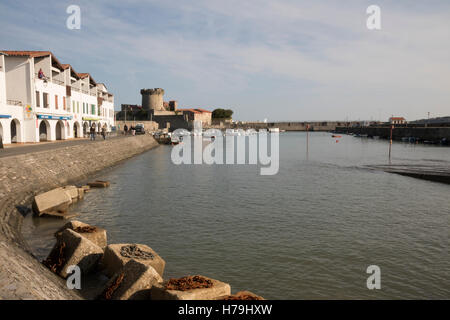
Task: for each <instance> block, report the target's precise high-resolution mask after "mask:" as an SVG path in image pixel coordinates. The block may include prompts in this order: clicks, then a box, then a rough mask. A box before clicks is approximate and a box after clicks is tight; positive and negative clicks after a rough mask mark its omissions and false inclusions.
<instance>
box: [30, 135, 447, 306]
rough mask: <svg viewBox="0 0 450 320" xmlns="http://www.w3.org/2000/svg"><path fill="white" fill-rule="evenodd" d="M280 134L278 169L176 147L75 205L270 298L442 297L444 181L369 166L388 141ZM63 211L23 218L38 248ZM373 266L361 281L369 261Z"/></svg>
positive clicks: (117, 171)
mask: <svg viewBox="0 0 450 320" xmlns="http://www.w3.org/2000/svg"><path fill="white" fill-rule="evenodd" d="M305 137H306V134H305V133H282V134H280V170H279V172H278V174H277V175H275V176H261V175H259V174H258V173H259V170H258V168H257V166H254V165H212V166H208V165H180V166H176V165H174V164H172V162H171V160H170V153H171V150H172V147H170V146H161V147H159V148H157V149H154V150H151V151H149V152H146V153H145V154H142V155H140V156H137V157H135V158H133V159H130V160H128V161H126V162H124V163H122V164H120V165H118V166H116V167H114V168H112V169H111V170H108V171H105V172H103V173H102V174H101V175H100V176H99V178H101V179H105V180H109V181H111V186H110V187H109V188H107V189H99V190H93V191H91V192H90V193H88V194H87V195H86V197H85V199H84V200H83V201H81V202H79V203H78V204H76V205H75V206H74V207H73V208H72V211H74V212H79V213H81V215H80V216H79V217H78V218H77V219H79V220H81V221H83V222H87V223H91V224H95V225H98V226H101V227H104V228H106V229H107V230H108V242H109V243H128V242H134V243H143V244H147V245H149V246H150V247H152V248H153V249H154V250H156V251H157V252H158V253H159V254H160V255H161V257H163V259H165V260H166V271H165V278H169V277H180V276H184V275H187V274H202V275H206V276H210V277H212V278H216V279H219V280H221V281H225V282H228V283H230V284H231V287H232V291H233V292H236V291H238V290H243V289H247V290H250V291H253V292H255V293H257V294H260V295H262V296H264V297H265V298H267V299H362V298H375V299H382V298H389V299H390V298H393V299H413V298H419V299H420V298H441V299H449V298H450V275H449V270H450V256H449V242H450V240H449V230H450V229H449V227H450V197H449V196H450V186H449V185H445V184H439V183H433V182H428V181H422V180H416V179H413V178H409V177H404V176H399V175H395V174H389V173H384V172H380V171H375V170H369V169H367V168H365V167H364V166H365V165H370V164H387V163H388V162H387V151H388V143H387V141H385V140H372V139H361V138H354V137H351V136H343V137H342V139H340V141H339V143H336V141H335V139H333V138H331V136H330V134H328V133H311V134H310V145H309V157H308V159H307V158H306V152H305V151H306V138H305ZM392 162H393V163H394V164H403V163H412V164H421V163H433V162H436V163H439V165H441V166H442V165H450V148H444V147H436V146H423V145H409V144H402V143H394V145H393V159H392ZM63 223H64V222H63V221H59V220H51V219H35V218H31V217H28V218H27V219H26V221H25V223H24V234H25V237H26V239H27V241H28V242H29V244H30V245H31V246H32V247H33V249H34V250H35V253H36V255H37V256H38V257H39V258H44V257H45V256H46V255H47V254H48V252H49V250H50V249H51V247H52V245H53V241H54V240H53V237H52V233H53V232H54V231H55V229H56V228H58V227H59V226H61V225H62V224H63ZM373 264H375V265H378V266H379V267H380V268H381V286H382V288H381V290H368V289H367V287H366V279H367V277H368V276H369V275H368V274H366V268H367V267H368V266H369V265H373Z"/></svg>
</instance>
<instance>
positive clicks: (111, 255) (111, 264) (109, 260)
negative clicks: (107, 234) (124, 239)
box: [102, 243, 166, 277]
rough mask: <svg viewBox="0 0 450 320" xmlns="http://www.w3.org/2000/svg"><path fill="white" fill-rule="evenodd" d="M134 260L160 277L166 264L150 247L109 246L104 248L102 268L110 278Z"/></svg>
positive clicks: (140, 245)
mask: <svg viewBox="0 0 450 320" xmlns="http://www.w3.org/2000/svg"><path fill="white" fill-rule="evenodd" d="M131 259H134V260H136V261H138V262H140V263H142V264H144V265H147V266H150V267H153V268H154V269H155V270H156V272H158V274H159V275H160V276H161V277H162V276H163V274H164V267H165V265H166V262H165V261H164V260H163V259H162V258H161V257H160V256H159V255H158V254H157V253H156V252H155V251H154V250H153V249H152V248H150V247H148V246H146V245H143V244H130V243H121V244H110V245H108V246H107V247H106V248H105V255H104V256H103V260H102V267H103V268H105V273H106V274H107V275H108V276H112V275H113V274H115V273H116V272H118V271H119V270H121V269H122V268H123V267H124V266H125V264H126V263H127V262H128V261H130V260H131Z"/></svg>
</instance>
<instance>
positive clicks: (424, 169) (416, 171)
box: [367, 162, 450, 184]
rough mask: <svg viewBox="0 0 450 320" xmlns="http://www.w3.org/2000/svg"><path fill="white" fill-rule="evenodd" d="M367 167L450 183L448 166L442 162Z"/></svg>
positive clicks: (449, 167) (449, 168)
mask: <svg viewBox="0 0 450 320" xmlns="http://www.w3.org/2000/svg"><path fill="white" fill-rule="evenodd" d="M367 168H370V169H373V170H382V171H385V172H389V173H395V174H400V175H403V176H408V177H412V178H417V179H422V180H428V181H434V182H441V183H446V184H450V166H449V165H448V163H446V162H444V163H443V164H435V163H432V164H423V165H413V164H395V165H371V166H367Z"/></svg>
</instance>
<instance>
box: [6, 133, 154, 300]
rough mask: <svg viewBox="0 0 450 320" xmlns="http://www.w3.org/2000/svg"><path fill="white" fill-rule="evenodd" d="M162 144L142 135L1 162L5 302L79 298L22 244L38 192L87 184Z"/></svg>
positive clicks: (42, 152) (16, 157)
mask: <svg viewBox="0 0 450 320" xmlns="http://www.w3.org/2000/svg"><path fill="white" fill-rule="evenodd" d="M157 145H158V144H157V142H156V141H155V140H154V139H153V137H151V136H150V135H140V136H134V137H132V136H129V137H121V138H117V139H111V140H106V141H98V142H93V143H92V144H81V145H75V146H70V147H61V148H57V149H52V150H51V151H49V152H47V151H41V152H35V153H28V154H23V155H17V156H11V157H5V158H0V299H80V296H79V295H78V294H77V293H76V292H74V291H71V290H68V289H66V287H65V283H64V282H63V281H62V280H61V279H59V278H58V277H57V276H55V275H54V274H53V273H52V272H50V271H49V270H47V269H46V268H45V267H43V266H42V265H41V263H40V262H38V261H37V260H36V259H35V258H34V257H33V256H32V254H31V253H30V251H29V249H28V247H27V244H26V243H25V242H24V241H23V238H22V236H21V233H20V228H21V223H22V219H23V215H25V214H29V212H28V211H27V206H28V205H29V203H30V201H31V199H32V197H33V196H34V195H35V194H37V193H41V192H43V191H47V190H49V189H52V188H55V187H59V186H61V185H65V184H69V183H76V182H77V181H81V180H85V179H88V178H89V177H90V176H91V175H92V174H94V173H96V172H98V171H99V170H102V169H105V168H108V167H110V166H113V165H115V164H117V163H119V162H121V161H123V160H125V159H127V158H130V157H132V156H134V155H137V154H139V153H142V152H144V151H146V150H149V149H151V148H153V147H156V146H157Z"/></svg>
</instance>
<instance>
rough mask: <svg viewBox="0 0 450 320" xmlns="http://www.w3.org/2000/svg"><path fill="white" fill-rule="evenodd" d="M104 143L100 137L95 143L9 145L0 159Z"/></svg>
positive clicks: (70, 141) (82, 139) (86, 141)
mask: <svg viewBox="0 0 450 320" xmlns="http://www.w3.org/2000/svg"><path fill="white" fill-rule="evenodd" d="M123 137H125V136H124V135H117V136H115V137H108V138H106V139H107V140H110V139H122V138H123ZM101 142H103V138H102V137H101V136H98V137H97V138H96V140H95V141H90V140H89V138H79V139H72V140H62V141H60V140H59V141H54V142H42V143H36V144H17V145H15V144H14V145H9V146H6V147H5V148H4V149H0V158H4V157H10V156H16V155H19V154H26V153H30V152H39V151H48V150H54V149H57V148H64V147H70V146H75V145H80V144H88V143H101Z"/></svg>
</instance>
